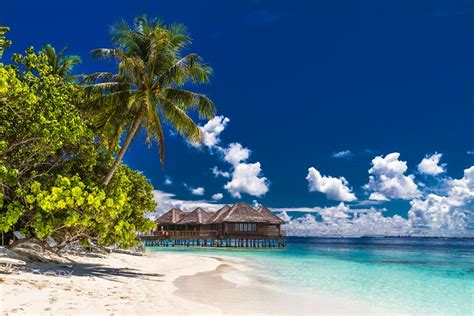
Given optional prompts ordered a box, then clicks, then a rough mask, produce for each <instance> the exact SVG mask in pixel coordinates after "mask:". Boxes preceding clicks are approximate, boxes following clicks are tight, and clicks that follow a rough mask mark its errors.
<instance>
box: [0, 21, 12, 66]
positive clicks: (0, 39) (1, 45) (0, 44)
mask: <svg viewBox="0 0 474 316" xmlns="http://www.w3.org/2000/svg"><path fill="white" fill-rule="evenodd" d="M8 31H10V28H9V27H6V26H1V25H0V58H2V55H3V51H4V50H5V49H7V48H8V47H10V45H11V44H12V42H11V41H9V40H7V39H6V38H5V33H7V32H8Z"/></svg>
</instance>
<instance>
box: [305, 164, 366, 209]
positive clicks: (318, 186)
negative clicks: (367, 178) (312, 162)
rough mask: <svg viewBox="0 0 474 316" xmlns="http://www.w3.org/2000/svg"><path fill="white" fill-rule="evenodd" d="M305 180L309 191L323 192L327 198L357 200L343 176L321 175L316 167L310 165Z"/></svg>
mask: <svg viewBox="0 0 474 316" xmlns="http://www.w3.org/2000/svg"><path fill="white" fill-rule="evenodd" d="M306 180H308V186H309V190H310V191H317V192H321V193H324V194H325V195H326V197H327V198H328V199H331V200H336V201H347V202H351V201H355V200H357V198H356V196H355V194H354V193H352V192H351V189H350V188H349V187H348V185H349V183H348V182H347V180H346V179H345V178H344V177H339V178H334V177H331V176H322V175H321V173H320V172H319V171H318V170H317V169H316V168H314V167H311V168H309V169H308V175H307V176H306Z"/></svg>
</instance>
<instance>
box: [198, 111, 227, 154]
mask: <svg viewBox="0 0 474 316" xmlns="http://www.w3.org/2000/svg"><path fill="white" fill-rule="evenodd" d="M227 123H229V118H227V117H224V116H216V117H214V118H212V119H210V120H209V121H208V122H207V123H206V124H205V125H204V126H200V127H199V129H200V130H201V137H202V140H201V142H202V144H203V145H204V146H207V147H209V148H211V147H214V146H216V145H217V144H219V142H220V138H219V136H220V134H221V133H222V132H223V131H224V129H225V127H226V126H227Z"/></svg>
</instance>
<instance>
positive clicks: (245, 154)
mask: <svg viewBox="0 0 474 316" xmlns="http://www.w3.org/2000/svg"><path fill="white" fill-rule="evenodd" d="M223 151H224V160H225V161H227V162H228V163H230V164H231V165H233V166H236V165H237V164H238V163H239V162H241V161H245V160H247V159H248V158H249V157H250V153H251V152H250V149H248V148H245V147H243V146H242V145H241V144H239V143H232V144H230V145H229V147H227V148H226V149H224V150H223Z"/></svg>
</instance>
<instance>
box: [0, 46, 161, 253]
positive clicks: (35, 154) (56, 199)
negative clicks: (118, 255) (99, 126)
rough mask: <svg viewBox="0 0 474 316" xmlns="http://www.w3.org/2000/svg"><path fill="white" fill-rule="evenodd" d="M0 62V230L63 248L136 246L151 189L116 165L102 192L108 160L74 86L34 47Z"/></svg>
mask: <svg viewBox="0 0 474 316" xmlns="http://www.w3.org/2000/svg"><path fill="white" fill-rule="evenodd" d="M12 59H13V61H14V64H11V65H4V64H0V231H2V232H4V233H7V232H10V233H11V232H12V231H14V230H20V231H21V232H22V233H23V234H24V235H26V236H28V237H31V238H35V239H38V240H41V241H45V240H46V239H47V238H48V237H50V236H51V237H53V238H54V239H55V240H57V241H58V243H59V245H58V247H59V248H61V247H63V246H65V245H67V244H68V243H70V242H72V241H81V242H83V243H85V244H88V243H90V242H92V241H93V242H94V243H95V244H96V245H102V246H105V245H113V244H119V245H121V246H123V247H129V246H132V245H134V244H136V243H137V242H138V239H137V231H149V230H151V229H152V228H153V226H154V224H153V222H152V221H150V220H149V219H146V218H145V217H144V216H143V215H144V213H145V212H147V211H152V210H153V209H154V208H155V202H154V201H153V195H152V189H153V187H152V186H151V185H150V184H149V183H147V180H146V178H145V177H144V176H142V175H141V174H139V173H138V172H136V171H133V170H130V169H129V168H128V167H126V166H124V165H120V166H119V168H118V171H117V177H115V178H114V181H112V182H111V183H110V185H109V187H107V188H106V187H104V186H103V184H102V182H103V177H104V175H105V174H106V172H107V170H108V169H110V166H111V165H112V163H113V161H114V159H113V157H112V156H111V155H110V154H109V153H108V152H107V151H106V150H105V149H104V148H103V146H102V145H101V144H100V143H98V142H97V141H96V140H97V131H96V130H95V129H94V128H93V126H92V124H91V123H90V120H89V119H88V117H87V116H86V115H85V114H84V113H83V112H81V110H80V109H79V108H78V106H77V105H78V104H83V103H84V102H85V95H84V93H83V90H82V88H81V87H80V86H78V85H75V84H73V83H71V82H70V81H69V82H68V80H65V79H64V78H63V77H61V76H59V75H57V74H56V73H55V72H54V69H53V67H51V66H50V65H49V63H48V56H46V54H45V53H44V52H39V53H36V52H35V51H34V50H33V48H29V49H27V50H26V53H25V54H24V55H19V54H15V55H13V58H12Z"/></svg>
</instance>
